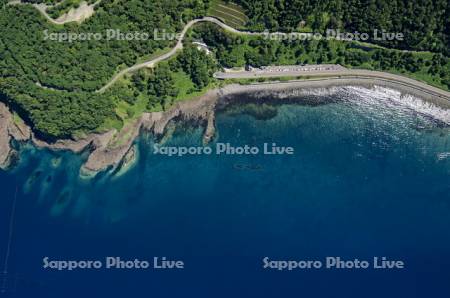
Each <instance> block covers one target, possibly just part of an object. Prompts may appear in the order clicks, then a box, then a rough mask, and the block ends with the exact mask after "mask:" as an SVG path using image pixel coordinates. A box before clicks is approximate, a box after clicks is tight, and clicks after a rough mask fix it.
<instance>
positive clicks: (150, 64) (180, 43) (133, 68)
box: [96, 17, 264, 92]
mask: <svg viewBox="0 0 450 298" xmlns="http://www.w3.org/2000/svg"><path fill="white" fill-rule="evenodd" d="M200 22H210V23H214V24H216V25H218V26H220V27H222V28H223V29H225V30H227V31H229V32H232V33H234V34H245V35H262V34H264V33H259V32H246V31H239V30H236V29H234V28H233V27H230V26H228V25H227V24H224V23H222V22H221V21H219V20H218V19H215V18H212V17H204V18H202V19H195V20H192V21H190V22H189V23H187V24H186V26H184V29H183V31H181V35H180V38H179V39H178V42H177V44H176V45H175V47H174V48H172V49H171V50H170V51H169V52H167V53H165V54H162V55H161V56H158V57H157V58H154V59H152V60H149V61H145V62H142V63H139V64H135V65H133V66H131V67H129V68H126V69H124V70H122V71H120V72H118V73H117V74H115V75H114V76H113V77H112V79H111V80H110V81H109V82H108V83H107V84H106V85H105V86H103V87H102V88H100V89H99V90H97V91H96V92H104V91H105V90H106V89H108V88H109V87H111V86H112V85H113V84H114V83H115V82H116V81H117V80H118V79H120V78H121V77H122V76H124V75H125V74H127V73H130V72H134V71H136V70H139V69H141V68H144V67H153V66H155V64H157V63H159V62H161V61H163V60H167V59H169V58H170V57H172V56H173V55H175V54H176V52H177V51H178V50H181V49H183V40H184V37H185V36H186V33H187V32H188V30H189V29H191V28H192V26H194V25H195V24H197V23H200Z"/></svg>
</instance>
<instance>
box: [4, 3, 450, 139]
mask: <svg viewBox="0 0 450 298" xmlns="http://www.w3.org/2000/svg"><path fill="white" fill-rule="evenodd" d="M27 1H28V2H33V3H47V4H54V3H56V2H55V1H51V0H27ZM6 2H7V1H5V0H0V6H1V7H2V9H1V10H0V33H1V34H0V101H3V102H6V103H7V104H8V105H9V106H10V107H11V108H12V109H13V110H14V111H15V112H17V113H18V114H19V115H20V117H21V118H23V119H24V120H25V121H26V122H27V123H28V124H29V125H30V126H32V128H33V130H34V131H35V133H36V134H37V135H38V136H39V137H41V138H43V139H46V140H48V141H52V140H55V139H59V138H71V137H73V136H76V135H80V134H83V133H87V132H92V131H99V130H102V129H110V128H111V127H114V128H117V129H120V128H121V126H122V125H123V124H124V123H126V122H127V121H129V120H130V119H133V118H134V117H137V116H138V115H140V113H142V112H143V111H158V110H164V109H167V108H168V107H170V105H171V104H173V103H174V102H175V101H177V100H183V99H186V98H190V97H192V96H194V95H196V94H200V93H201V92H204V91H205V90H207V89H208V88H212V87H214V86H216V85H217V84H218V83H217V82H216V81H215V80H214V79H213V76H212V75H213V73H214V72H215V71H217V70H219V69H221V68H223V67H226V68H230V67H244V66H247V65H251V66H254V67H259V66H265V65H274V64H280V65H282V64H284V65H288V64H320V63H337V64H341V65H344V66H346V67H350V68H364V69H373V70H382V71H389V72H393V73H400V74H403V75H406V76H410V77H413V78H416V79H419V80H423V81H425V82H427V83H429V84H431V85H435V86H437V87H440V88H442V89H447V90H448V89H450V59H449V57H448V56H447V55H448V53H449V51H448V50H449V48H450V47H449V44H448V42H449V40H448V36H449V19H450V18H449V16H448V12H449V9H448V5H449V4H448V3H447V2H446V1H440V0H433V1H430V0H424V1H421V2H420V3H419V2H418V3H415V1H399V0H392V1H390V2H389V5H388V3H387V2H386V1H385V0H377V1H372V0H367V1H357V0H349V1H340V0H338V1H325V0H319V1H312V0H302V1H297V0H277V1H275V0H265V1H254V0H236V1H235V2H236V3H238V4H240V5H241V6H242V7H243V9H244V10H245V12H246V14H247V15H248V16H249V22H248V24H246V26H247V28H248V30H260V31H263V30H264V29H270V30H272V31H276V30H281V31H291V30H300V31H305V32H307V31H313V32H314V31H320V32H322V31H323V30H325V29H326V28H341V29H343V30H346V31H349V30H350V31H352V30H358V31H362V32H363V31H369V30H371V29H372V28H381V29H385V30H387V31H393V32H398V31H399V32H404V33H405V40H404V41H403V42H402V43H396V42H395V43H389V44H383V43H381V44H380V43H379V45H381V46H383V47H381V46H378V45H374V44H363V43H358V42H344V41H336V40H320V41H316V40H306V41H300V40H296V41H286V40H285V41H276V40H268V39H264V38H263V37H256V36H251V37H249V36H242V35H234V34H230V33H226V32H224V31H223V30H221V29H219V27H217V26H216V25H212V24H202V25H198V26H197V27H195V28H194V29H193V30H192V31H191V32H190V33H189V35H188V38H187V40H186V42H185V47H184V50H183V51H181V52H179V53H177V55H176V56H174V57H172V58H171V59H170V60H168V61H164V62H161V63H160V64H158V65H157V66H156V67H155V68H153V69H145V70H140V71H137V72H135V73H133V74H131V75H128V76H125V77H123V78H122V79H120V80H119V81H118V82H117V83H115V84H114V85H113V86H112V87H111V88H110V89H108V90H107V91H106V92H104V93H98V92H95V91H96V90H98V89H100V88H101V87H102V86H104V85H105V84H106V83H107V82H108V81H109V80H110V79H111V78H112V77H113V75H114V74H116V73H117V72H118V71H120V70H121V69H124V68H126V67H130V66H132V65H134V64H136V63H139V62H142V61H145V60H148V59H150V58H151V57H156V56H158V55H160V54H161V53H164V52H166V51H168V49H170V48H171V47H173V46H174V45H175V42H176V41H175V40H158V41H156V40H154V39H152V38H150V39H148V40H131V41H124V40H107V41H105V40H95V39H92V40H78V41H73V42H64V41H63V42H57V41H49V40H46V39H45V33H44V32H50V33H86V32H91V33H103V32H105V31H106V30H108V29H112V28H113V29H117V30H121V31H122V32H149V33H152V32H153V30H154V29H160V30H165V31H166V32H169V33H175V32H180V31H181V30H182V28H183V26H184V24H185V23H186V22H188V21H189V20H192V19H195V18H199V17H202V16H205V15H207V12H208V5H209V1H207V0H203V1H202V0H171V1H166V0H127V1H125V0H102V1H101V2H100V3H99V5H97V6H96V8H95V14H94V16H93V17H91V18H89V19H88V20H86V21H85V22H83V23H82V24H80V25H79V24H75V23H69V24H65V25H64V26H55V25H52V24H51V23H49V22H48V21H47V20H46V19H45V18H44V17H43V16H42V15H41V14H40V13H39V12H38V11H37V10H36V9H34V8H33V7H31V6H29V5H19V6H9V5H6V6H5V4H6ZM408 3H409V4H408ZM18 16H20V17H18ZM194 40H195V41H198V40H200V41H203V42H205V43H206V44H207V45H208V46H209V48H210V50H211V53H210V54H208V53H206V52H205V51H203V50H201V49H198V48H197V47H196V46H194V45H191V42H192V41H194ZM404 49H412V50H417V51H404Z"/></svg>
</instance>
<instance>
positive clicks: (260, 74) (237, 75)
mask: <svg viewBox="0 0 450 298" xmlns="http://www.w3.org/2000/svg"><path fill="white" fill-rule="evenodd" d="M302 76H304V77H317V78H319V77H343V78H353V79H358V78H361V79H367V78H376V79H382V80H388V81H394V82H396V83H400V84H403V85H404V86H406V87H409V88H413V89H416V90H420V91H422V92H425V93H427V94H430V95H433V96H437V97H439V98H442V99H446V100H450V92H448V91H445V90H442V89H439V88H437V87H433V86H431V85H428V84H425V83H422V82H420V81H417V80H414V79H411V78H408V77H404V76H401V75H396V74H392V73H387V72H381V71H372V70H365V69H347V68H345V67H342V66H340V65H306V66H271V67H267V68H265V69H258V70H251V71H230V72H217V73H215V74H214V77H215V78H217V79H222V80H224V79H258V78H280V77H302Z"/></svg>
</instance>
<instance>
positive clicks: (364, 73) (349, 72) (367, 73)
mask: <svg viewBox="0 0 450 298" xmlns="http://www.w3.org/2000/svg"><path fill="white" fill-rule="evenodd" d="M99 2H100V1H97V2H96V3H95V4H94V5H97V4H98V3H99ZM17 4H22V3H21V1H20V0H14V1H10V2H9V3H8V5H17ZM33 6H34V7H35V8H36V9H38V10H39V11H40V12H41V13H42V14H43V15H44V16H45V17H46V19H48V20H49V21H51V22H52V23H54V24H56V22H55V20H53V19H52V18H51V17H50V16H49V15H48V14H47V13H46V11H45V9H43V7H41V6H39V5H33ZM200 22H210V23H214V24H216V25H218V26H219V27H221V28H222V29H224V30H226V31H229V32H231V33H234V34H242V35H255V36H258V35H265V34H267V33H266V32H250V31H240V30H237V29H235V28H233V27H230V26H228V25H227V24H225V23H223V22H221V21H219V20H218V19H216V18H213V17H204V18H201V19H195V20H192V21H190V22H188V23H187V24H186V26H185V27H184V28H183V31H181V34H180V37H179V39H178V41H177V44H176V45H175V47H173V48H172V49H171V50H170V51H169V52H167V53H164V54H162V55H161V56H158V57H156V58H154V59H151V60H149V61H145V62H142V63H139V64H135V65H133V66H131V67H129V68H126V69H123V70H121V71H120V72H118V73H117V74H115V75H114V76H113V77H112V78H111V80H110V81H109V82H108V83H107V84H106V85H105V86H103V87H102V88H100V89H98V90H96V91H95V92H97V93H102V92H104V91H105V90H107V89H108V88H109V87H111V86H112V85H113V84H114V83H115V82H116V81H117V80H118V79H120V78H121V77H122V76H124V75H125V74H127V73H130V72H134V71H137V70H139V69H141V68H145V67H154V66H155V64H157V63H159V62H161V61H163V60H167V59H169V58H170V57H172V56H174V55H175V54H176V53H177V51H178V50H181V49H183V40H184V37H185V36H186V33H187V32H188V30H189V29H190V28H192V26H194V25H195V24H197V23H200ZM273 34H279V32H274V33H273ZM222 74H224V75H223V76H224V77H221V78H222V79H224V78H232V77H233V75H232V74H229V73H222ZM235 75H237V76H236V77H240V76H239V74H235ZM299 75H301V74H299ZM307 75H309V76H315V75H316V76H326V75H337V76H343V77H344V76H352V77H354V78H357V77H361V78H364V77H366V78H367V77H376V78H380V79H384V80H390V81H395V82H400V83H402V84H406V85H409V86H413V87H414V88H416V89H422V90H425V91H426V92H427V93H431V94H434V95H436V96H438V97H441V98H445V99H447V100H450V92H447V91H445V90H442V89H439V88H436V87H433V86H430V85H428V84H425V83H423V82H420V81H417V80H414V79H411V78H408V77H404V76H400V75H395V74H391V73H386V72H380V71H371V70H360V69H342V70H340V71H339V72H338V73H336V72H331V73H314V72H311V73H308V74H307ZM276 76H278V77H280V76H282V74H276V75H275V77H276ZM255 77H256V78H258V77H267V75H264V74H263V75H261V76H259V75H256V76H255V75H252V78H255Z"/></svg>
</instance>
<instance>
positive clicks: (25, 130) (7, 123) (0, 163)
mask: <svg viewBox="0 0 450 298" xmlns="http://www.w3.org/2000/svg"><path fill="white" fill-rule="evenodd" d="M30 137H31V130H30V128H29V127H28V126H27V125H26V124H25V123H23V122H22V121H21V120H20V119H18V118H16V119H15V117H14V115H13V114H12V113H11V112H10V111H9V109H8V108H7V107H6V106H5V104H3V103H0V168H1V169H6V168H8V167H9V166H10V164H11V158H12V156H13V155H14V154H15V152H16V151H15V149H14V148H13V147H12V145H11V141H12V140H13V139H15V140H17V141H26V140H28V139H30Z"/></svg>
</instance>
